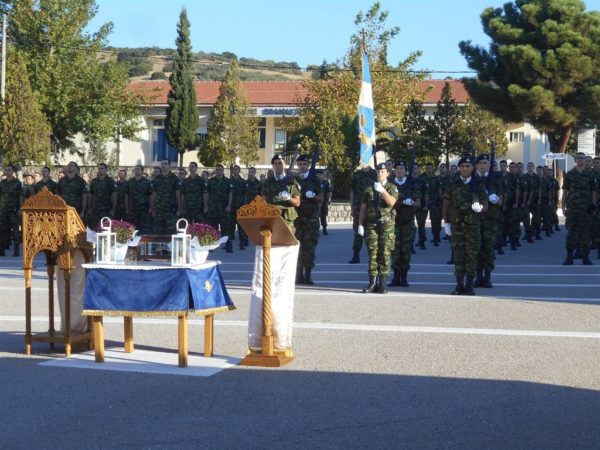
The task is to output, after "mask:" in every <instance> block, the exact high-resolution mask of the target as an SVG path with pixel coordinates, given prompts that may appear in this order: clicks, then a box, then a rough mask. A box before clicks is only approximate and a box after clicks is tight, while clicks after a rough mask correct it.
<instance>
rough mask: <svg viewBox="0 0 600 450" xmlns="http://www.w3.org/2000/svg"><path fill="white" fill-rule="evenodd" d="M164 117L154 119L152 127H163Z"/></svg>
mask: <svg viewBox="0 0 600 450" xmlns="http://www.w3.org/2000/svg"><path fill="white" fill-rule="evenodd" d="M164 126H165V119H154V127H164Z"/></svg>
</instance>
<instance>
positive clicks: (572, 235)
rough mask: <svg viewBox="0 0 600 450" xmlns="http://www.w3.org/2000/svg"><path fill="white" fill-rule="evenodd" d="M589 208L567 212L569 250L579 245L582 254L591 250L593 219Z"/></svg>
mask: <svg viewBox="0 0 600 450" xmlns="http://www.w3.org/2000/svg"><path fill="white" fill-rule="evenodd" d="M590 219H591V218H590V214H589V212H588V210H587V209H584V210H572V209H570V210H568V212H567V221H566V226H567V250H569V251H572V250H575V248H577V247H579V250H581V253H582V254H586V253H587V252H589V250H590V232H591V220H590Z"/></svg>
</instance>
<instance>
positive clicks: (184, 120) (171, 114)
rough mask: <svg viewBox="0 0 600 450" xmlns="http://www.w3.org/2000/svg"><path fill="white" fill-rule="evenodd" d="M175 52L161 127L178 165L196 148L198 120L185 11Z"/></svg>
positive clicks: (182, 11)
mask: <svg viewBox="0 0 600 450" xmlns="http://www.w3.org/2000/svg"><path fill="white" fill-rule="evenodd" d="M175 42H176V45H177V50H176V53H175V58H174V60H173V72H171V76H170V77H169V83H170V84H171V90H170V91H169V95H168V106H167V120H166V122H165V128H166V130H167V139H168V141H169V144H171V146H173V147H174V148H176V149H177V152H178V153H179V165H180V166H181V165H182V164H183V154H184V153H185V152H186V151H188V150H192V149H194V148H196V147H197V144H198V137H197V135H196V132H197V130H198V126H199V124H200V117H199V114H198V108H197V105H196V91H195V88H194V79H193V76H192V45H191V43H190V22H189V20H188V18H187V12H186V10H185V8H184V9H182V10H181V14H180V15H179V23H178V24H177V40H176V41H175Z"/></svg>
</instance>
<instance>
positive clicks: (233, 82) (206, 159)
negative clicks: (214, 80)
mask: <svg viewBox="0 0 600 450" xmlns="http://www.w3.org/2000/svg"><path fill="white" fill-rule="evenodd" d="M257 125H258V123H257V119H256V116H255V115H254V114H253V113H252V109H251V108H250V105H249V102H248V99H247V98H246V96H245V95H244V93H243V92H242V86H241V84H240V70H239V66H238V63H237V62H236V61H232V62H231V65H230V66H229V69H228V70H227V73H226V74H225V80H224V81H223V83H221V87H220V88H219V97H218V98H217V101H216V102H215V106H214V108H213V111H212V115H211V117H210V119H209V121H208V130H207V131H208V137H207V138H206V140H205V141H204V142H203V145H202V148H201V149H200V151H199V152H198V159H199V160H200V161H201V162H202V163H203V164H205V165H208V166H213V165H215V164H218V163H224V164H233V163H240V162H241V163H242V164H249V163H250V162H252V161H255V160H256V159H258V128H257Z"/></svg>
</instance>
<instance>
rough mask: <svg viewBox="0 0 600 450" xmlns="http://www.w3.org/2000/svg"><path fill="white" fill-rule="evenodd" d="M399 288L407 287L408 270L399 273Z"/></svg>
mask: <svg viewBox="0 0 600 450" xmlns="http://www.w3.org/2000/svg"><path fill="white" fill-rule="evenodd" d="M400 286H401V287H408V269H402V270H401V271H400Z"/></svg>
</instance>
